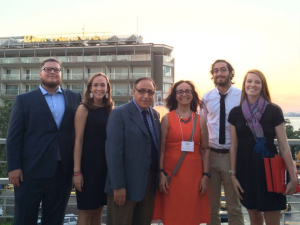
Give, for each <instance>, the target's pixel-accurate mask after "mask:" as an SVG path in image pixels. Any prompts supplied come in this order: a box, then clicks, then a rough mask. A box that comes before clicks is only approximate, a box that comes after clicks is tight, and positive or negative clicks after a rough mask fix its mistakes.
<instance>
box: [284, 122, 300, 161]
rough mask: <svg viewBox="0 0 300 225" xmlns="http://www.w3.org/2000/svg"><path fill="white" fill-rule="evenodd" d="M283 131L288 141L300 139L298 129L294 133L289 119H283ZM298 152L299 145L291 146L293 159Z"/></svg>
mask: <svg viewBox="0 0 300 225" xmlns="http://www.w3.org/2000/svg"><path fill="white" fill-rule="evenodd" d="M285 131H286V136H287V138H288V139H300V128H299V129H298V130H295V131H294V127H293V125H292V124H291V121H290V120H289V119H285ZM298 151H300V145H294V146H291V152H292V155H293V157H294V158H296V155H297V154H298Z"/></svg>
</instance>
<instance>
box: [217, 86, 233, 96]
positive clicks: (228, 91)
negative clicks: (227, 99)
mask: <svg viewBox="0 0 300 225" xmlns="http://www.w3.org/2000/svg"><path fill="white" fill-rule="evenodd" d="M231 89H232V84H231V85H230V87H229V88H228V90H227V92H226V93H224V94H223V93H221V92H220V91H219V89H218V88H217V87H216V88H215V90H216V92H217V94H218V95H219V93H220V94H222V95H227V94H228V93H230V90H231Z"/></svg>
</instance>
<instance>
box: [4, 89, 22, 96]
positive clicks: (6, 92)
mask: <svg viewBox="0 0 300 225" xmlns="http://www.w3.org/2000/svg"><path fill="white" fill-rule="evenodd" d="M18 94H20V91H19V89H6V90H0V96H16V95H18Z"/></svg>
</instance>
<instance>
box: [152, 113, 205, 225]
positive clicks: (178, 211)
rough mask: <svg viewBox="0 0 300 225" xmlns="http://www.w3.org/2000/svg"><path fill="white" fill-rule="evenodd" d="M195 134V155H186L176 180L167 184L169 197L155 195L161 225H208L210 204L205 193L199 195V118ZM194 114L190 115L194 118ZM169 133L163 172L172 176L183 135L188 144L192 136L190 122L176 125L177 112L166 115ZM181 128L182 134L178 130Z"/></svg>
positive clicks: (155, 213) (200, 163)
mask: <svg viewBox="0 0 300 225" xmlns="http://www.w3.org/2000/svg"><path fill="white" fill-rule="evenodd" d="M196 115H197V116H198V121H197V126H196V130H195V134H194V138H193V141H194V152H187V153H186V155H185V157H184V159H183V161H182V163H181V165H180V167H179V169H178V170H177V172H176V174H175V176H173V177H172V179H171V182H170V184H169V189H168V192H169V193H168V194H164V193H161V192H160V191H159V190H158V191H156V195H155V205H154V213H153V219H154V220H158V219H160V220H162V221H163V224H164V225H183V224H184V225H199V224H200V223H209V222H210V215H209V203H208V194H207V192H206V193H205V194H204V195H200V193H199V185H200V181H201V178H202V173H203V166H202V160H201V155H200V152H199V149H200V122H199V121H200V116H199V115H198V114H196ZM194 116H195V113H193V117H192V118H194ZM168 119H169V131H168V135H167V140H166V150H165V158H164V166H163V169H164V170H165V172H166V173H168V174H169V175H171V173H172V171H173V169H174V168H175V165H176V164H177V162H178V160H179V158H180V156H181V153H182V152H181V141H182V134H183V139H184V141H187V140H188V139H189V138H190V136H191V133H192V128H193V122H194V121H193V120H191V121H190V122H188V123H187V124H185V123H182V122H179V119H178V116H177V114H176V111H175V110H174V111H171V112H170V113H168ZM180 123H181V127H182V134H181V128H180Z"/></svg>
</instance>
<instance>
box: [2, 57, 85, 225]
mask: <svg viewBox="0 0 300 225" xmlns="http://www.w3.org/2000/svg"><path fill="white" fill-rule="evenodd" d="M39 75H40V79H41V85H40V86H39V88H38V89H36V90H33V91H31V92H28V93H25V94H21V95H18V96H17V97H16V100H15V103H14V106H13V108H12V112H11V116H10V121H9V126H8V133H7V138H6V154H7V168H8V177H9V181H10V183H12V184H13V185H14V186H15V191H14V194H15V212H14V213H15V215H14V225H27V224H28V225H29V224H36V222H37V219H38V210H39V205H40V202H41V201H42V203H43V205H42V207H43V210H42V224H43V225H45V224H49V225H50V224H51V225H52V224H58V225H59V224H63V219H64V215H65V210H66V206H67V204H68V199H69V196H70V191H71V188H72V173H73V146H74V136H75V134H74V115H75V111H76V109H77V107H78V105H79V102H80V101H81V95H80V94H79V93H75V92H72V91H70V90H64V89H62V88H61V87H60V85H61V63H60V62H59V61H58V60H57V59H55V58H48V59H45V60H44V61H43V62H42V64H41V71H40V73H39Z"/></svg>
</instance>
